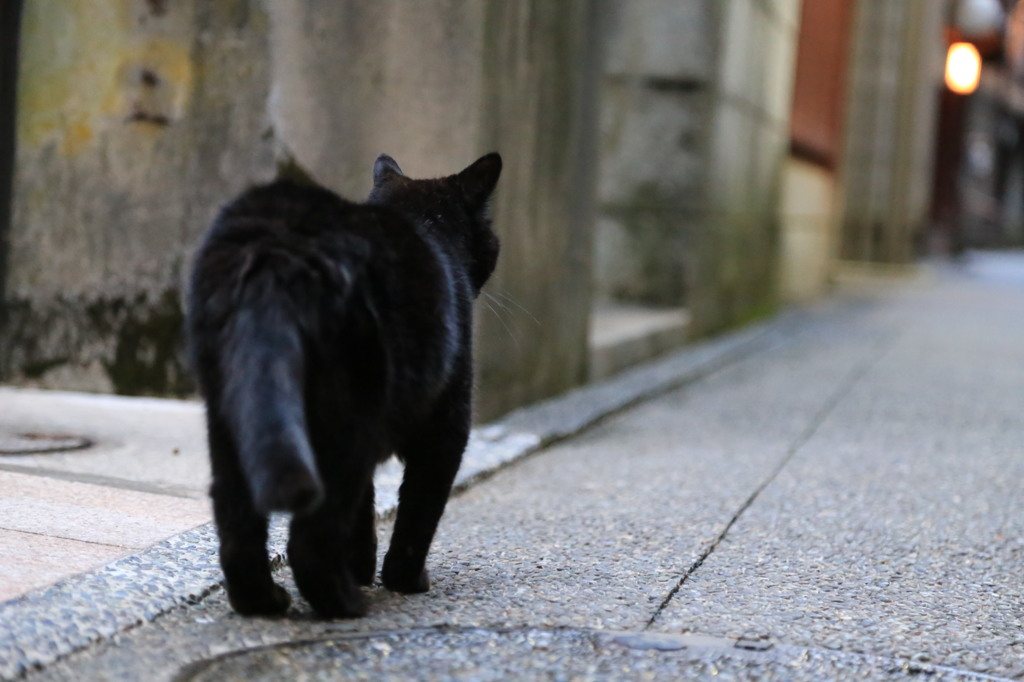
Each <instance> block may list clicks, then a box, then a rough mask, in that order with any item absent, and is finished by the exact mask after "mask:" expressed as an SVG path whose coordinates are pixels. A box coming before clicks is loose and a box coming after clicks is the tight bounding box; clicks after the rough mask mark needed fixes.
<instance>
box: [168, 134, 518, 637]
mask: <svg viewBox="0 0 1024 682" xmlns="http://www.w3.org/2000/svg"><path fill="white" fill-rule="evenodd" d="M500 173H501V157H500V156H498V155H497V154H488V155H487V156H484V157H482V158H481V159H479V160H478V161H476V162H475V163H473V164H472V165H471V166H469V167H468V168H466V169H465V170H463V171H462V172H461V173H459V174H457V175H452V176H449V177H446V178H441V179H437V180H412V179H410V178H407V177H406V176H405V175H404V174H403V173H402V171H401V169H400V168H399V167H398V164H396V163H395V161H394V160H393V159H392V158H391V157H389V156H387V155H383V154H382V155H381V156H380V157H379V158H378V159H377V161H376V163H375V164H374V167H373V190H372V191H371V193H370V196H369V198H368V200H367V202H366V203H365V204H355V203H351V202H348V201H345V200H344V199H342V198H340V197H339V196H338V195H336V194H334V193H333V192H330V191H328V190H326V189H323V188H320V187H316V186H311V185H308V184H298V183H294V182H288V181H278V182H275V183H272V184H269V185H265V186H261V187H256V188H253V189H250V190H249V191H247V192H245V193H244V194H242V196H240V197H239V198H238V199H236V200H235V201H233V202H231V203H230V204H228V205H227V206H226V207H225V208H224V209H223V210H222V211H221V213H220V215H219V216H218V218H217V219H216V221H215V222H214V224H213V227H212V228H211V229H210V232H209V233H208V234H207V236H206V238H205V241H204V242H203V244H202V246H201V247H200V249H199V251H198V253H197V255H196V259H195V265H194V268H193V271H192V279H191V287H190V295H189V305H188V318H187V328H188V336H189V349H190V354H191V358H192V362H193V365H194V368H195V370H196V373H197V375H198V379H199V384H200V387H201V389H202V393H203V396H204V397H205V399H206V416H207V428H208V432H209V433H208V435H209V446H210V460H211V463H212V468H213V485H212V487H211V492H210V494H211V496H212V498H213V508H214V518H215V520H216V523H217V532H218V534H219V536H220V562H221V567H222V568H223V570H224V576H225V579H226V584H227V593H228V597H229V599H230V601H231V605H232V607H234V609H235V610H236V611H238V612H239V613H242V614H252V615H255V614H262V615H271V614H280V613H283V612H284V611H285V610H286V609H287V608H288V604H289V597H288V594H287V592H286V591H285V590H284V589H283V588H282V587H280V586H279V585H277V584H275V583H274V581H273V579H272V577H271V572H270V564H269V560H268V556H267V549H266V542H267V516H268V514H269V513H270V512H273V511H285V512H291V513H292V518H291V527H290V535H289V540H288V561H289V563H290V564H291V567H292V571H293V573H294V575H295V581H296V583H297V585H298V588H299V591H300V592H301V593H302V596H303V597H305V598H306V600H308V601H309V603H310V604H311V605H312V606H313V609H314V610H315V611H316V612H317V613H318V614H319V615H320V616H323V617H328V618H330V617H354V616H360V615H362V614H363V613H364V612H365V605H364V602H363V595H362V592H361V590H360V589H359V587H358V586H359V585H370V584H372V582H373V579H374V575H375V573H376V563H377V556H376V554H377V553H376V548H377V536H376V531H375V528H374V518H375V517H374V504H373V471H374V468H375V467H376V466H377V465H378V464H379V463H381V462H382V461H384V460H385V459H387V458H388V457H389V456H390V455H391V454H392V453H395V454H397V456H398V457H399V458H400V459H401V460H402V461H403V462H404V464H405V474H404V478H403V481H402V486H401V488H400V491H399V504H398V514H397V518H396V520H395V527H394V534H393V536H392V538H391V546H390V549H389V550H388V552H387V555H386V556H385V558H384V565H383V567H382V570H381V580H382V581H383V583H384V585H385V587H387V588H388V589H391V590H395V591H398V592H423V591H426V590H427V589H428V587H429V584H430V583H429V580H428V577H427V571H426V569H425V567H424V566H425V563H426V557H427V551H428V549H429V546H430V543H431V540H432V539H433V536H434V532H435V530H436V529H437V523H438V521H439V520H440V518H441V514H442V513H443V511H444V507H445V504H446V502H447V499H448V495H449V493H450V491H451V486H452V481H453V480H454V478H455V473H456V471H457V470H458V468H459V464H460V462H461V459H462V453H463V450H464V449H465V447H466V441H467V439H468V437H469V430H470V398H471V395H470V393H471V387H472V383H473V368H472V362H471V359H472V358H471V356H472V353H471V338H472V329H471V325H472V303H473V299H474V298H476V296H477V295H478V294H479V293H480V288H481V287H482V286H483V285H484V282H486V281H487V279H488V277H490V275H491V272H492V271H493V270H494V266H495V263H496V261H497V258H498V238H497V237H496V236H495V234H494V232H493V231H492V230H491V226H490V220H489V218H488V217H487V211H488V199H489V198H490V196H491V193H492V192H493V190H494V187H495V185H496V184H497V181H498V176H499V175H500Z"/></svg>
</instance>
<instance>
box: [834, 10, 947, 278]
mask: <svg viewBox="0 0 1024 682" xmlns="http://www.w3.org/2000/svg"><path fill="white" fill-rule="evenodd" d="M946 9H947V4H946V3H945V2H935V1H933V0H907V1H906V2H888V1H887V0H859V2H858V3H857V7H856V13H855V18H854V39H853V40H854V42H853V54H852V58H851V70H850V90H849V94H848V97H847V102H848V109H847V115H846V143H845V151H844V154H843V163H842V167H841V168H840V179H841V182H842V184H843V195H844V199H843V202H842V208H841V215H842V226H841V236H840V254H839V255H840V258H842V259H845V260H854V261H865V262H880V263H897V264H899V263H908V262H910V261H911V260H912V259H913V258H914V256H915V254H916V249H915V244H916V241H917V240H918V239H919V237H920V235H921V234H922V231H923V229H924V227H925V220H926V218H927V210H928V202H929V199H930V187H931V180H932V174H931V162H932V154H933V152H934V140H935V130H934V125H935V121H936V119H937V116H936V112H937V107H938V89H937V88H938V87H940V83H941V78H942V71H941V69H942V63H943V61H942V59H943V54H944V49H945V46H944V43H943V31H942V29H943V20H944V17H945V12H946Z"/></svg>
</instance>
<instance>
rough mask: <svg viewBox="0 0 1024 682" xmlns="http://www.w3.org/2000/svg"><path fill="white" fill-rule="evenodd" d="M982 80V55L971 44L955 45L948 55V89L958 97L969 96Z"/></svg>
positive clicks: (950, 47) (951, 47)
mask: <svg viewBox="0 0 1024 682" xmlns="http://www.w3.org/2000/svg"><path fill="white" fill-rule="evenodd" d="M980 79H981V55H980V54H978V48H976V47H974V45H971V44H970V43H953V44H952V45H950V46H949V52H948V53H946V87H948V88H949V89H950V90H952V91H953V92H955V93H956V94H958V95H969V94H971V93H972V92H974V91H975V90H977V88H978V81H979V80H980Z"/></svg>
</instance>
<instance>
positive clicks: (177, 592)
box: [0, 313, 794, 680]
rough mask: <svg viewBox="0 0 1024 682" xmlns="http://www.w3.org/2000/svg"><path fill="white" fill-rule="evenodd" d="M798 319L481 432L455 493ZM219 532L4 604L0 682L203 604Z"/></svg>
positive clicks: (213, 578)
mask: <svg viewBox="0 0 1024 682" xmlns="http://www.w3.org/2000/svg"><path fill="white" fill-rule="evenodd" d="M793 318H794V315H793V314H792V313H784V314H782V315H780V316H778V317H776V318H775V319H773V320H772V321H769V322H765V323H761V324H757V325H754V326H751V327H748V328H745V329H742V330H739V331H736V332H732V333H729V334H726V335H723V336H721V337H717V338H715V339H712V340H709V341H704V342H700V343H696V344H693V345H690V346H686V347H684V348H682V349H680V350H678V351H676V352H674V353H671V354H669V355H667V356H665V357H663V358H661V359H658V360H654V361H652V362H649V363H647V364H644V365H641V366H639V367H636V368H634V369H630V370H626V371H624V372H622V373H620V374H618V375H616V376H615V377H613V378H611V379H608V380H606V381H603V382H600V383H596V384H591V385H588V386H584V387H582V388H579V389H576V390H574V391H571V392H569V393H567V394H565V395H563V396H560V397H557V398H553V399H550V400H546V401H544V402H541V403H538V404H535V405H532V406H529V407H525V408H522V409H519V410H516V411H514V412H512V413H511V414H509V415H507V416H506V417H505V418H503V419H501V420H499V421H497V422H495V423H492V424H489V425H485V426H482V427H480V428H477V429H474V431H473V434H472V436H471V439H470V444H469V447H468V448H467V450H466V455H465V457H464V460H463V465H462V468H461V469H460V471H459V474H458V477H457V479H456V484H455V485H456V490H457V491H460V490H464V489H466V488H468V487H469V486H471V485H473V484H474V483H476V482H478V481H480V480H483V479H485V478H487V477H489V476H491V475H493V474H494V473H495V472H497V471H499V470H500V469H502V468H504V467H507V466H509V465H510V464H512V463H513V462H515V461H517V460H519V459H521V458H523V457H526V456H528V455H530V454H533V453H535V452H537V451H539V450H541V449H543V448H544V447H546V446H548V445H551V444H552V443H555V442H557V441H560V440H564V439H566V438H569V437H571V436H574V435H576V434H578V433H580V432H581V431H583V430H584V429H586V428H588V427H590V426H592V425H594V424H596V423H597V422H599V421H601V420H602V419H605V418H607V417H608V416H610V415H612V414H615V413H617V412H620V411H622V410H625V409H627V408H629V407H631V406H633V405H635V404H637V403H639V402H641V401H643V400H648V399H651V398H653V397H656V396H658V395H661V394H663V393H665V392H667V391H670V390H672V389H675V388H678V387H681V386H683V385H685V384H687V383H690V382H692V381H695V380H697V379H699V378H701V377H703V376H706V375H708V374H710V373H712V372H714V371H715V370H717V369H720V368H722V367H724V366H725V365H727V364H729V363H731V362H734V361H736V360H739V359H740V358H742V357H745V356H747V355H749V354H751V353H754V352H756V351H758V350H761V349H764V348H767V347H769V346H771V345H774V344H775V343H778V341H779V340H780V339H781V338H782V336H783V335H784V334H783V332H784V330H785V329H786V328H788V327H790V326H791V325H792V322H793ZM400 481H401V466H400V465H399V464H398V463H397V462H395V461H393V460H392V461H391V462H389V463H388V464H386V465H385V466H383V467H381V468H380V469H379V470H378V472H377V475H376V477H375V482H376V485H377V495H376V500H377V512H378V515H379V516H380V517H386V516H389V515H390V514H391V513H393V511H394V509H395V505H396V503H397V500H398V485H399V483H400ZM284 521H285V520H284V519H275V522H274V523H273V524H272V527H271V539H270V543H269V544H270V549H271V552H272V554H273V555H274V560H275V562H278V563H280V562H281V561H282V560H283V549H284V546H285V537H286V531H287V529H286V524H285V523H284ZM221 579H222V576H221V572H220V566H219V564H218V560H217V535H216V531H215V529H214V527H213V524H212V523H208V524H205V525H202V526H199V527H197V528H194V529H192V530H190V531H186V532H184V533H181V534H179V535H176V536H174V537H171V538H169V539H167V540H164V541H163V542H160V543H158V544H156V545H154V546H152V547H150V548H148V549H146V550H143V551H141V552H139V553H137V554H134V555H131V556H128V557H124V558H122V559H119V560H116V561H114V562H112V563H110V564H108V565H106V566H104V567H103V568H100V569H97V570H94V571H90V572H88V573H83V574H79V575H76V576H73V577H71V578H68V579H66V580H63V581H61V582H59V583H57V584H55V585H52V586H50V587H46V588H42V589H39V590H35V591H33V592H29V593H27V594H25V595H22V596H21V597H18V598H16V599H13V600H10V601H8V602H5V603H3V604H0V633H3V634H2V635H0V679H5V680H6V679H12V678H16V677H20V676H21V675H24V674H25V673H26V672H28V671H30V670H32V669H37V668H40V667H42V666H45V665H47V664H48V663H51V662H53V661H55V660H57V659H58V658H61V657H64V656H67V655H69V654H71V653H72V652H75V651H78V650H81V649H84V648H86V647H88V646H90V645H91V644H94V643H96V642H98V641H101V640H103V639H105V638H107V637H110V636H113V635H115V634H116V633H118V632H121V631H124V630H126V629H129V628H132V627H135V626H137V625H140V624H142V623H143V622H145V621H150V620H153V619H155V618H157V617H158V616H160V615H161V614H163V613H166V612H168V611H170V610H172V609H175V608H178V607H181V606H184V605H187V604H190V603H195V602H196V601H198V600H200V599H202V598H203V597H204V596H206V595H207V594H209V593H210V592H212V591H214V590H217V589H220V584H221Z"/></svg>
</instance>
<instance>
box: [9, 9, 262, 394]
mask: <svg viewBox="0 0 1024 682" xmlns="http://www.w3.org/2000/svg"><path fill="white" fill-rule="evenodd" d="M261 8H262V3H258V2H250V1H248V0H217V1H214V0H181V1H179V2H173V3H168V2H155V1H153V2H141V1H137V0H110V1H109V2H102V3H81V2H77V1H76V0H39V1H34V2H29V3H26V4H25V14H24V20H23V24H22V52H21V57H22V59H21V69H20V78H19V83H20V85H19V101H18V128H17V144H18V149H17V158H16V173H15V185H14V211H13V223H12V226H11V231H10V235H9V243H10V253H9V260H8V268H7V270H6V271H5V272H4V273H3V276H4V279H5V282H6V299H5V300H4V302H3V304H4V307H5V308H6V312H7V315H8V317H7V324H6V325H5V326H4V329H3V331H2V338H0V372H2V374H0V375H2V377H3V378H4V379H5V380H12V381H18V382H33V383H38V384H41V385H45V386H57V387H61V388H81V389H88V390H99V391H118V392H127V393H132V392H152V393H179V392H182V391H185V390H187V389H188V387H189V385H190V382H189V381H188V379H187V377H186V376H185V375H184V373H183V371H182V367H181V362H180V326H181V312H180V306H179V303H178V283H179V280H180V277H181V273H182V268H183V263H184V260H185V257H186V254H187V252H188V250H189V248H190V247H191V245H192V244H193V242H194V241H195V238H196V237H197V235H198V234H199V232H200V231H201V230H202V229H203V227H204V226H205V225H206V224H208V222H209V220H210V219H211V217H212V213H213V210H214V208H215V207H216V206H217V204H218V203H220V202H221V201H223V199H224V198H225V197H227V196H230V195H231V194H233V193H234V192H237V191H238V190H239V189H241V188H242V186H243V185H244V184H246V183H247V182H249V181H250V180H252V179H253V178H254V177H256V176H259V175H263V176H268V174H269V172H270V169H271V168H272V167H273V157H272V153H271V144H270V141H269V138H268V135H267V134H266V133H267V131H268V121H267V116H266V110H265V102H266V99H267V92H268V86H269V66H270V64H269V57H268V41H267V17H266V16H265V15H264V13H263V12H262V9H261Z"/></svg>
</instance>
